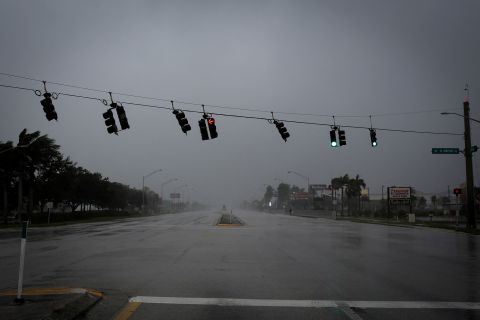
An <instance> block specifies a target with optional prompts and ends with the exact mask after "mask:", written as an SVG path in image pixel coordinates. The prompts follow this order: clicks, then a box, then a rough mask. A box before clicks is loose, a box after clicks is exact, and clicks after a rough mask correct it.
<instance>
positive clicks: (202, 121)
mask: <svg viewBox="0 0 480 320" xmlns="http://www.w3.org/2000/svg"><path fill="white" fill-rule="evenodd" d="M198 126H199V127H200V133H201V134H202V140H208V139H210V138H209V137H208V130H207V123H206V121H205V119H200V120H198Z"/></svg>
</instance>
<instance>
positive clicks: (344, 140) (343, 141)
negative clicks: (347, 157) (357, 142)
mask: <svg viewBox="0 0 480 320" xmlns="http://www.w3.org/2000/svg"><path fill="white" fill-rule="evenodd" d="M338 142H339V144H340V146H344V145H346V144H347V138H346V137H345V130H340V129H338Z"/></svg>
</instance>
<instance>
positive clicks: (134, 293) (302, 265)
mask: <svg viewBox="0 0 480 320" xmlns="http://www.w3.org/2000/svg"><path fill="white" fill-rule="evenodd" d="M234 214H235V215H236V216H237V217H239V218H240V219H241V220H242V221H243V222H244V223H245V225H244V226H241V227H217V226H215V223H216V221H217V220H218V218H219V216H220V214H219V213H216V212H214V210H213V211H199V212H188V213H180V214H169V215H162V216H155V217H148V218H139V219H128V220H120V221H114V222H102V223H86V224H77V225H70V226H61V227H51V228H38V229H36V228H32V229H30V231H29V239H28V243H27V257H26V270H25V286H28V287H60V286H66V287H84V288H86V287H87V288H96V289H99V290H103V291H105V292H106V293H107V295H108V293H110V292H112V293H113V292H114V293H116V294H117V296H116V297H117V298H118V299H119V301H116V303H114V304H111V305H110V307H109V306H108V304H106V305H105V306H104V307H103V308H104V310H100V309H101V308H102V306H98V310H95V309H94V310H93V311H92V314H91V315H90V319H97V318H96V316H95V313H96V312H98V313H100V314H102V316H101V317H100V316H99V317H98V318H105V314H108V315H110V314H111V315H113V314H115V312H117V311H118V309H119V307H120V306H121V305H124V304H126V303H127V300H126V297H137V298H133V299H137V300H135V301H139V302H141V304H133V306H134V307H135V308H136V309H135V312H134V313H133V315H132V316H131V318H130V319H158V318H161V319H292V318H296V319H407V318H408V319H409V320H413V319H436V320H437V319H480V310H479V309H478V306H479V305H480V304H478V303H476V304H472V303H471V302H479V301H480V276H479V274H480V254H479V253H480V237H478V236H471V235H467V234H464V233H456V232H453V231H446V230H437V229H428V228H410V227H395V226H383V225H373V224H359V223H352V222H347V221H333V220H328V219H312V218H304V217H292V216H287V215H281V214H268V213H260V212H252V211H242V210H238V211H237V210H234ZM19 242H20V241H19V239H18V232H11V231H6V230H0V261H1V263H0V289H13V288H16V280H17V272H18V271H17V268H18V254H19ZM120 297H121V298H120ZM165 297H168V298H165ZM185 298H193V299H185ZM206 298H211V299H206ZM226 298H229V299H231V300H225V299H226ZM312 300H313V301H312ZM132 301H133V300H132ZM358 301H364V302H365V303H363V304H359V303H358ZM419 302H429V303H426V304H423V305H420V304H419ZM445 302H459V304H457V305H456V307H455V308H454V309H449V308H447V309H444V308H445V306H447V304H446V303H445ZM130 305H132V304H130ZM310 305H311V306H315V308H313V307H310ZM137 307H138V308H137ZM96 308H97V307H96ZM108 308H110V309H111V310H108ZM476 308H477V309H476ZM475 309H476V310H475Z"/></svg>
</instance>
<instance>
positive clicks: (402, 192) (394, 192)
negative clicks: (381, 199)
mask: <svg viewBox="0 0 480 320" xmlns="http://www.w3.org/2000/svg"><path fill="white" fill-rule="evenodd" d="M411 193H412V192H411V188H410V187H389V188H388V198H389V199H390V200H402V199H410V198H411Z"/></svg>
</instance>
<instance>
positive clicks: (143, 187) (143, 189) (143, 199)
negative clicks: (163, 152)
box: [142, 169, 162, 209]
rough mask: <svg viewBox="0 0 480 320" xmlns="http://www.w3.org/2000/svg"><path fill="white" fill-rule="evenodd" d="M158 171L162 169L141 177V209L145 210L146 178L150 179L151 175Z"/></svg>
mask: <svg viewBox="0 0 480 320" xmlns="http://www.w3.org/2000/svg"><path fill="white" fill-rule="evenodd" d="M160 171H162V169H158V170H155V171H152V172H150V173H149V174H147V175H144V176H143V177H142V209H144V208H145V179H146V178H148V177H150V176H151V175H154V174H155V173H157V172H160Z"/></svg>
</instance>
